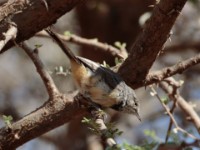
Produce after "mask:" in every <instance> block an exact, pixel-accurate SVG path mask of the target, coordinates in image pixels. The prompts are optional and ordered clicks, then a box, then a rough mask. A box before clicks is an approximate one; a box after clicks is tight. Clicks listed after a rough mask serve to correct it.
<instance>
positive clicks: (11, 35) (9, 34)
mask: <svg viewBox="0 0 200 150" xmlns="http://www.w3.org/2000/svg"><path fill="white" fill-rule="evenodd" d="M3 35H4V37H5V39H4V40H1V41H0V51H1V50H2V49H3V48H4V46H5V45H6V43H8V41H10V40H13V39H15V38H16V36H17V27H16V25H14V24H12V23H10V25H9V28H8V30H7V31H6V32H5V33H3Z"/></svg>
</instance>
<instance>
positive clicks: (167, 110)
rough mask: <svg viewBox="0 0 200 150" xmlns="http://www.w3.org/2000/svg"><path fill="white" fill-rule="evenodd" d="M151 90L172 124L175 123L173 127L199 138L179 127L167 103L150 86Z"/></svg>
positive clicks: (195, 138)
mask: <svg viewBox="0 0 200 150" xmlns="http://www.w3.org/2000/svg"><path fill="white" fill-rule="evenodd" d="M151 90H152V91H153V94H154V95H155V96H156V97H157V99H158V100H159V101H160V103H161V105H162V106H163V107H164V109H165V110H166V112H167V114H168V115H169V117H170V119H171V120H172V122H173V124H174V125H175V127H176V128H175V129H176V130H177V131H180V132H182V133H184V134H186V135H187V136H189V137H191V138H193V139H194V140H199V139H198V138H197V137H196V136H194V135H192V134H191V133H189V132H187V131H186V130H184V129H183V128H181V127H180V126H179V125H178V123H177V122H176V120H175V118H174V116H173V115H172V113H171V112H170V109H169V108H168V106H167V105H165V103H163V102H162V100H161V98H160V96H159V95H158V93H157V92H156V91H155V89H154V88H153V87H152V86H151Z"/></svg>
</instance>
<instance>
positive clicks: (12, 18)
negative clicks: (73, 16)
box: [0, 0, 82, 53]
mask: <svg viewBox="0 0 200 150" xmlns="http://www.w3.org/2000/svg"><path fill="white" fill-rule="evenodd" d="M45 1H46V4H45V3H44V2H43V1H42V0H28V1H27V0H15V1H13V0H9V1H8V2H7V3H5V4H4V5H2V6H1V7H0V24H1V26H0V33H5V32H7V30H8V26H9V22H13V23H15V24H16V26H17V28H18V33H17V37H16V42H17V43H19V42H21V41H24V40H26V39H28V38H30V37H32V36H33V35H34V34H35V33H37V32H39V31H41V30H42V29H44V28H46V27H48V26H50V25H51V24H53V23H55V22H56V20H57V19H58V18H59V17H61V16H62V15H64V14H65V13H66V12H68V11H70V10H71V9H72V8H73V7H74V6H76V5H77V4H78V3H79V2H81V1H82V0H59V1H58V0H45ZM46 6H48V9H47V8H46ZM30 16H31V17H30ZM22 20H23V21H22ZM3 39H4V38H3V36H2V35H1V34H0V40H3ZM13 45H14V43H13V42H8V43H7V44H6V45H5V48H4V49H3V51H1V52H0V53H2V52H4V51H5V50H7V49H8V48H10V47H11V46H13Z"/></svg>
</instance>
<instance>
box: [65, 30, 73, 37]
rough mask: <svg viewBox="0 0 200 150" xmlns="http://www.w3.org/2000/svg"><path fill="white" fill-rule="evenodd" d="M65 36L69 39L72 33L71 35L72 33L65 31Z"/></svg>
mask: <svg viewBox="0 0 200 150" xmlns="http://www.w3.org/2000/svg"><path fill="white" fill-rule="evenodd" d="M64 35H65V36H68V37H71V35H72V33H71V32H70V31H65V32H64Z"/></svg>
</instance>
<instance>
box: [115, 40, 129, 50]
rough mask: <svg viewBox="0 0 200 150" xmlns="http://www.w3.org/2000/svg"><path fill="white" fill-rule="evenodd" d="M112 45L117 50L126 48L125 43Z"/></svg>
mask: <svg viewBox="0 0 200 150" xmlns="http://www.w3.org/2000/svg"><path fill="white" fill-rule="evenodd" d="M114 45H115V46H116V47H117V48H119V49H125V48H126V43H121V42H119V41H116V42H115V43H114Z"/></svg>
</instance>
